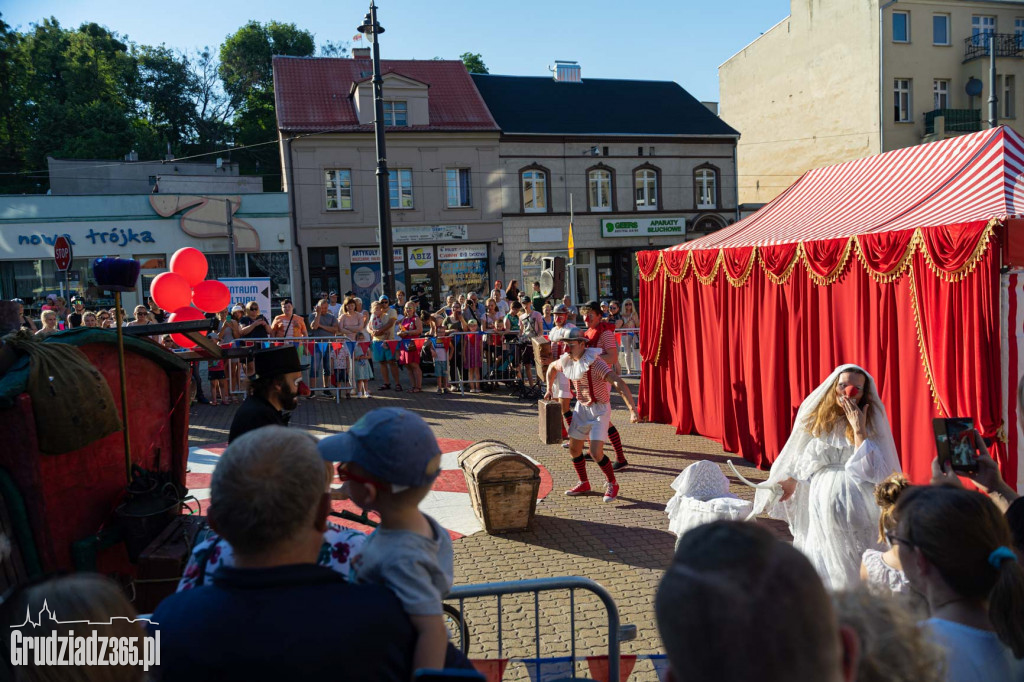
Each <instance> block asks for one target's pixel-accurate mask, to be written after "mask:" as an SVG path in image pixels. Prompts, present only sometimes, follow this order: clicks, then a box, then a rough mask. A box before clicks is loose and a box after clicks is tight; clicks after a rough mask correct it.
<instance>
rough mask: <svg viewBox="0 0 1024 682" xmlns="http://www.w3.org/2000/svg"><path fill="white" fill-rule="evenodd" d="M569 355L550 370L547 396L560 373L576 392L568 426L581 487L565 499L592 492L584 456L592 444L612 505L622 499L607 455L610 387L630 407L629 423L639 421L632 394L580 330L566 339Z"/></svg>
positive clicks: (573, 458)
mask: <svg viewBox="0 0 1024 682" xmlns="http://www.w3.org/2000/svg"><path fill="white" fill-rule="evenodd" d="M563 342H564V343H565V345H566V347H567V349H568V350H567V352H566V353H565V354H563V355H562V357H560V358H558V359H557V360H555V361H554V362H552V363H551V364H550V365H549V366H548V376H547V384H548V392H547V395H545V396H544V398H545V399H546V400H550V399H551V387H552V386H555V385H557V379H558V376H557V375H558V373H559V372H561V373H563V374H565V376H566V377H568V379H569V381H571V382H572V383H573V387H574V388H575V389H576V407H575V409H574V410H573V414H572V423H571V424H570V425H569V454H570V455H571V456H572V464H573V466H574V467H575V468H576V474H577V475H578V476H579V478H580V480H579V483H577V484H576V486H575V487H573V488H571V489H570V490H566V491H565V494H566V495H582V494H584V493H588V492H590V481H589V480H588V477H587V460H586V457H585V455H584V454H583V441H584V440H589V441H590V457H591V458H592V459H593V460H594V461H595V462H596V463H597V466H598V467H600V469H601V473H603V474H604V476H605V478H606V479H607V485H606V486H605V490H604V501H605V502H613V501H614V500H615V498H617V497H618V496H619V484H618V483H617V482H616V481H615V470H614V469H613V468H612V464H611V462H610V461H609V460H608V457H606V456H605V454H604V440H605V438H606V437H607V435H608V427H609V425H610V423H611V422H610V418H611V413H612V410H611V391H610V389H609V386H608V383H609V382H611V384H612V385H613V386H615V390H617V391H618V392H619V393H620V394H621V395H622V398H623V399H624V400H625V401H626V405H627V406H628V407H629V421H630V422H631V423H634V424H635V423H637V422H638V421H640V418H639V416H637V413H636V407H635V406H634V404H633V394H632V393H631V392H630V390H629V386H627V385H626V382H625V381H623V380H622V379H620V378H619V376H618V375H617V374H615V373H614V372H612V370H611V368H610V367H609V366H608V364H607V363H606V362H605V361H604V360H602V359H601V358H600V355H601V350H600V349H599V348H587V339H586V337H585V336H584V335H583V333H582V332H581V331H580V330H579V329H573V330H572V331H570V332H569V334H568V335H567V336H566V337H564V338H563Z"/></svg>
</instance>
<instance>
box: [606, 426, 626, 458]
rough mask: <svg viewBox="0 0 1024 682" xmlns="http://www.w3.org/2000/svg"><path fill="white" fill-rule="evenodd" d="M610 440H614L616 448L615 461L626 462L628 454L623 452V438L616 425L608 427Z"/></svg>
mask: <svg viewBox="0 0 1024 682" xmlns="http://www.w3.org/2000/svg"><path fill="white" fill-rule="evenodd" d="M608 440H610V441H611V442H612V447H613V448H615V461H617V462H625V461H626V455H624V454H623V453H622V439H621V438H620V437H619V430H618V429H616V428H615V427H614V426H609V427H608Z"/></svg>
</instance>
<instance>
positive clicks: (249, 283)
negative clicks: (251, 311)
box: [220, 277, 270, 312]
mask: <svg viewBox="0 0 1024 682" xmlns="http://www.w3.org/2000/svg"><path fill="white" fill-rule="evenodd" d="M220 282H221V284H223V285H224V286H226V287H227V288H228V291H230V292H231V303H230V304H229V305H228V308H231V307H232V306H235V305H240V306H242V307H243V308H244V307H245V304H246V303H248V302H249V301H256V303H257V304H258V305H259V307H260V310H261V311H268V312H269V310H270V278H269V277H221V278H220Z"/></svg>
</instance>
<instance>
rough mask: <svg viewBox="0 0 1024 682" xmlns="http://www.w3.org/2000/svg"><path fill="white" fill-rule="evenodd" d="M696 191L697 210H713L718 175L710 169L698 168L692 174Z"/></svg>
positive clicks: (716, 193) (715, 201) (716, 195)
mask: <svg viewBox="0 0 1024 682" xmlns="http://www.w3.org/2000/svg"><path fill="white" fill-rule="evenodd" d="M693 179H694V184H695V185H696V191H697V208H715V206H716V204H717V197H718V186H717V185H718V174H717V173H715V171H713V170H712V169H710V168H698V169H697V172H695V173H694V174H693Z"/></svg>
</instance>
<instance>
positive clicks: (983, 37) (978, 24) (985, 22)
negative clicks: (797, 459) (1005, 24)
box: [971, 14, 996, 46]
mask: <svg viewBox="0 0 1024 682" xmlns="http://www.w3.org/2000/svg"><path fill="white" fill-rule="evenodd" d="M995 32H996V18H995V17H986V16H982V15H978V14H975V15H974V16H972V17H971V43H972V44H974V45H978V46H985V45H987V44H988V36H989V35H991V34H993V33H995Z"/></svg>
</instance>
